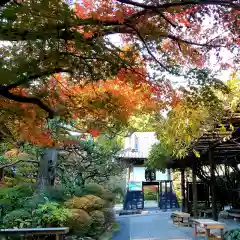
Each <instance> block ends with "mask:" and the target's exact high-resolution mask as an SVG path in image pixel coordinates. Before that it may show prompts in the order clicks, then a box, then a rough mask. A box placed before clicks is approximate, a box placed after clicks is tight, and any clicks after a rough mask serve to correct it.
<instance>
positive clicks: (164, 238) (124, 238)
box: [113, 212, 239, 240]
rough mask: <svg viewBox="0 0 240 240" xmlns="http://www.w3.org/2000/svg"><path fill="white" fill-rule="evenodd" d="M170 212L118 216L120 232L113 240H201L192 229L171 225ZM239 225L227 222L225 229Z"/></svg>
mask: <svg viewBox="0 0 240 240" xmlns="http://www.w3.org/2000/svg"><path fill="white" fill-rule="evenodd" d="M170 215H171V212H160V213H148V214H145V215H132V216H131V215H128V216H119V217H117V220H118V222H119V224H120V231H119V232H118V233H117V234H116V235H115V236H114V237H113V240H202V239H204V237H198V238H194V236H193V228H191V227H181V226H176V225H173V224H172V220H171V218H170ZM237 226H239V223H236V222H234V221H233V222H231V221H230V222H229V221H228V222H227V226H226V227H227V229H231V228H236V227H237Z"/></svg>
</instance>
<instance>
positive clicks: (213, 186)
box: [208, 150, 218, 221]
mask: <svg viewBox="0 0 240 240" xmlns="http://www.w3.org/2000/svg"><path fill="white" fill-rule="evenodd" d="M208 160H209V162H210V175H211V192H212V217H213V220H215V221H217V220H218V215H217V201H216V176H215V169H216V163H215V161H214V158H213V154H212V151H211V150H209V153H208Z"/></svg>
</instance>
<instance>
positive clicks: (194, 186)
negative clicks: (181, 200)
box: [192, 164, 197, 218]
mask: <svg viewBox="0 0 240 240" xmlns="http://www.w3.org/2000/svg"><path fill="white" fill-rule="evenodd" d="M192 194H193V202H192V210H193V217H194V218H197V177H196V166H195V164H193V166H192Z"/></svg>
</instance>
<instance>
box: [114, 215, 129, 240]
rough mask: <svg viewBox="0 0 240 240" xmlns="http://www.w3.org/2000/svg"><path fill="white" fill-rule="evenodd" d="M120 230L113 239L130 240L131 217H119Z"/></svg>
mask: <svg viewBox="0 0 240 240" xmlns="http://www.w3.org/2000/svg"><path fill="white" fill-rule="evenodd" d="M117 222H118V224H119V227H120V230H119V231H118V232H116V233H115V234H114V236H113V238H112V239H113V240H129V239H130V218H129V217H120V218H117Z"/></svg>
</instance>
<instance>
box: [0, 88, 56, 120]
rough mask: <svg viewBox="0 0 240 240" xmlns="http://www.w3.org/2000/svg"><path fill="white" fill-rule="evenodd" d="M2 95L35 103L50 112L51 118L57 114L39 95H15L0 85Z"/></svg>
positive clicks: (23, 101) (22, 101)
mask: <svg viewBox="0 0 240 240" xmlns="http://www.w3.org/2000/svg"><path fill="white" fill-rule="evenodd" d="M0 95H2V96H3V97H5V98H8V99H10V100H13V101H16V102H20V103H32V104H35V105H37V106H39V107H40V108H42V109H43V110H45V111H46V112H47V113H48V117H49V118H53V117H54V115H55V112H54V111H53V110H52V109H51V108H49V107H48V106H47V105H46V104H45V103H43V102H42V101H41V100H40V99H39V98H37V97H25V96H20V95H15V94H12V93H10V92H9V91H4V90H2V88H1V87H0Z"/></svg>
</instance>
